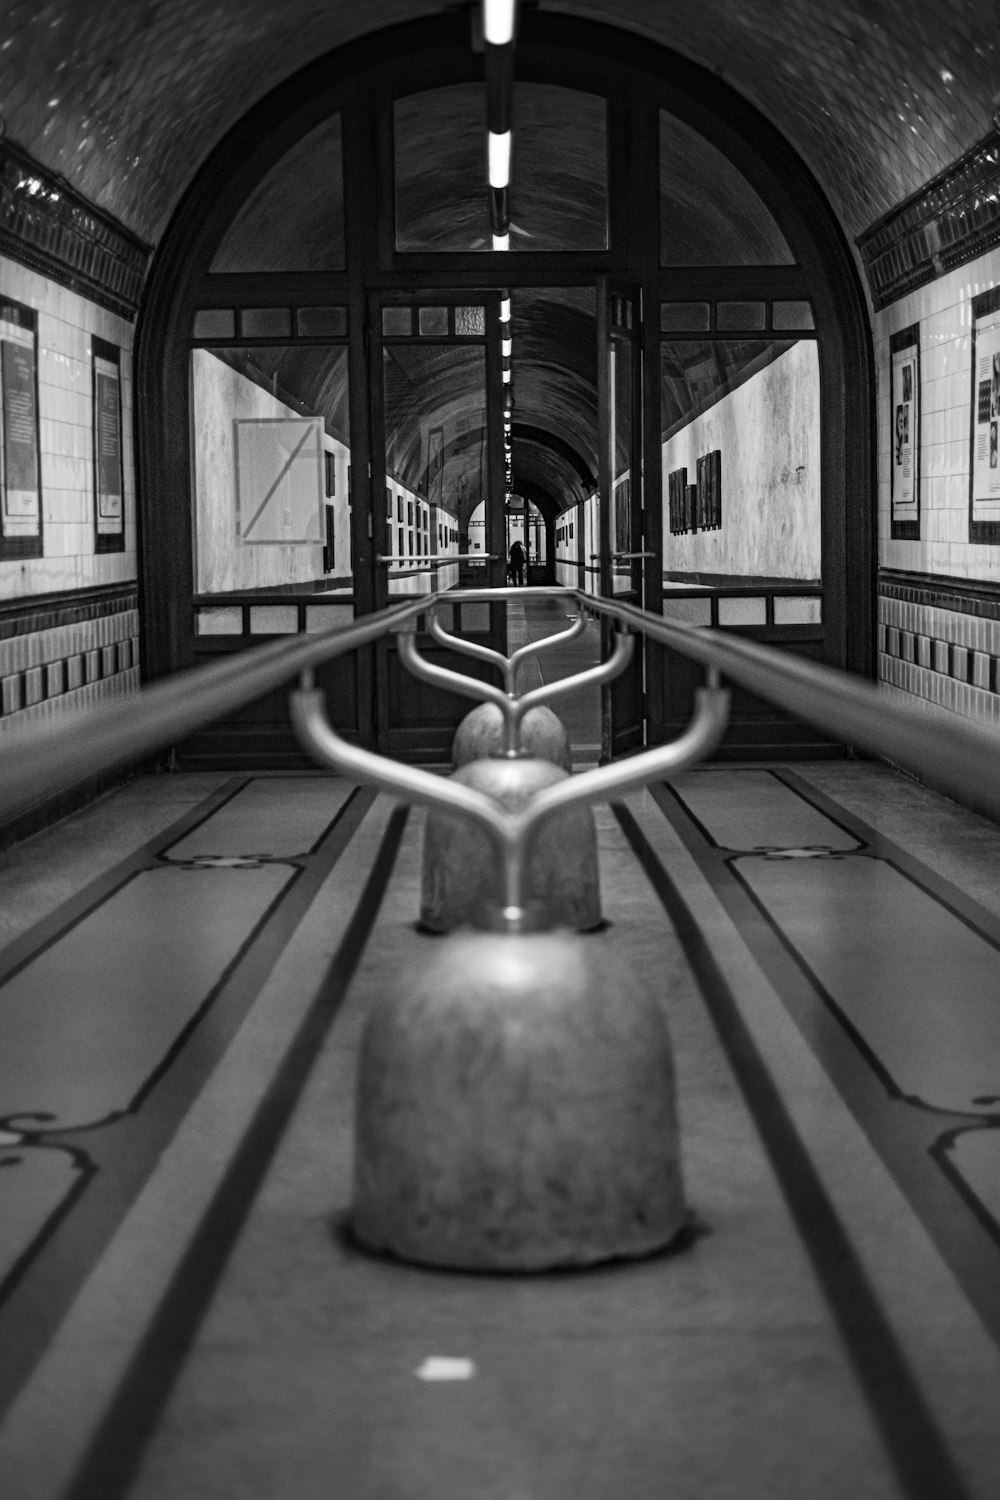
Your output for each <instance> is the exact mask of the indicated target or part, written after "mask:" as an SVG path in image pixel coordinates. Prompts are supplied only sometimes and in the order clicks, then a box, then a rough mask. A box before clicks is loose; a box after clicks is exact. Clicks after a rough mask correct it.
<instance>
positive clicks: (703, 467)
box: [696, 448, 722, 531]
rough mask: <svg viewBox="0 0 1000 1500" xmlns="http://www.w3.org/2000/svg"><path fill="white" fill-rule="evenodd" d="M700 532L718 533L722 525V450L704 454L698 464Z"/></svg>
mask: <svg viewBox="0 0 1000 1500" xmlns="http://www.w3.org/2000/svg"><path fill="white" fill-rule="evenodd" d="M696 472H697V477H698V484H697V490H698V530H699V531H717V530H718V529H719V527H720V526H721V525H722V449H721V448H713V449H712V451H711V452H710V453H703V454H702V455H701V457H700V458H699V459H698V463H697V469H696Z"/></svg>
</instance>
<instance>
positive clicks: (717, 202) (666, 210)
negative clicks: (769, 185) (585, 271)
mask: <svg viewBox="0 0 1000 1500" xmlns="http://www.w3.org/2000/svg"><path fill="white" fill-rule="evenodd" d="M793 260H794V256H793V255H792V253H791V251H790V250H789V248H788V245H787V243H786V241H785V237H784V235H783V234H782V232H781V230H780V229H779V228H778V226H777V224H776V223H775V221H774V218H773V217H772V215H771V213H770V210H769V209H767V208H766V207H765V205H764V203H763V201H762V200H761V198H760V196H759V194H758V193H757V191H756V189H755V188H752V187H751V186H750V184H749V182H747V180H746V178H745V177H744V176H743V174H742V172H740V171H739V170H738V169H737V168H736V167H734V166H733V164H732V162H731V161H730V160H729V158H728V157H726V156H723V154H722V152H721V151H718V150H717V149H716V148H715V147H714V146H712V145H710V144H709V143H708V141H706V140H705V138H704V137H703V136H700V135H698V133H697V132H696V131H694V130H692V129H691V127H690V126H689V125H685V124H683V123H682V122H681V121H680V120H678V119H675V117H674V116H673V115H669V114H667V112H666V111H665V110H661V111H660V262H661V264H662V265H665V266H783V265H789V264H791V263H792V261H793Z"/></svg>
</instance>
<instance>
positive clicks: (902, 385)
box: [889, 323, 920, 541]
mask: <svg viewBox="0 0 1000 1500" xmlns="http://www.w3.org/2000/svg"><path fill="white" fill-rule="evenodd" d="M889 365H890V373H889V447H890V455H889V524H890V535H891V536H893V537H895V538H897V539H899V540H900V541H917V540H918V539H919V537H920V324H919V323H912V324H911V325H910V327H909V328H903V329H901V330H900V331H899V333H894V334H893V335H892V337H891V338H890V340H889Z"/></svg>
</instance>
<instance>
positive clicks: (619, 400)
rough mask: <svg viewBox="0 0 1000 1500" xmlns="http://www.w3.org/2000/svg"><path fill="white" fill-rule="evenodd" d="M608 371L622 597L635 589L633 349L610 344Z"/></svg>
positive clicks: (615, 566)
mask: <svg viewBox="0 0 1000 1500" xmlns="http://www.w3.org/2000/svg"><path fill="white" fill-rule="evenodd" d="M608 370H609V377H610V385H611V391H610V396H611V399H610V403H609V404H610V411H611V434H610V441H611V481H612V482H611V551H612V562H611V588H612V592H613V593H615V594H621V593H623V592H624V591H625V590H627V589H630V588H631V587H632V575H633V560H632V559H629V558H626V557H624V556H623V555H622V554H624V553H627V552H636V551H638V550H639V549H638V548H637V547H635V546H633V537H632V478H633V476H632V346H631V344H629V343H627V342H625V341H623V340H618V339H613V340H612V341H611V348H610V350H609V360H608Z"/></svg>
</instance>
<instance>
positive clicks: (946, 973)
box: [654, 768, 1000, 1342]
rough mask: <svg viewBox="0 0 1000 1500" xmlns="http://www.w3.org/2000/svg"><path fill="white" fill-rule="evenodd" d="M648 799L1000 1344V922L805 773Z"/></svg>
mask: <svg viewBox="0 0 1000 1500" xmlns="http://www.w3.org/2000/svg"><path fill="white" fill-rule="evenodd" d="M741 789H742V790H741ZM654 795H655V798H656V801H657V803H658V804H659V806H660V808H661V810H662V811H663V813H664V814H665V816H666V817H667V818H668V820H669V821H670V822H671V823H672V824H673V825H674V827H675V828H676V829H677V832H678V833H679V834H680V836H681V838H682V839H683V841H684V843H685V844H686V845H687V847H688V849H689V850H690V851H691V853H692V854H693V855H694V857H695V859H696V861H697V862H698V864H699V865H700V867H701V868H702V870H703V872H704V873H705V875H706V877H707V878H708V880H709V881H710V883H711V885H712V888H713V889H714V891H715V893H716V895H717V896H718V897H719V899H720V900H721V901H722V902H723V904H724V906H725V907H726V909H727V911H728V912H729V914H730V915H731V917H732V918H733V920H734V921H735V922H736V924H737V926H738V927H739V929H740V931H741V933H742V934H743V936H744V938H745V940H746V941H747V943H748V945H749V946H750V948H751V950H752V951H753V953H754V956H755V958H756V959H757V961H758V962H759V963H760V965H761V967H762V968H763V969H764V971H765V973H766V974H767V975H768V977H769V978H770V980H771V982H772V983H773V984H774V985H775V988H776V990H777V991H778V993H779V994H780V995H781V997H782V1000H783V1001H784V1003H785V1005H786V1007H787V1009H788V1011H789V1013H790V1014H791V1015H792V1017H793V1019H794V1020H795V1021H796V1024H797V1025H798V1026H799V1029H800V1031H801V1032H802V1034H803V1035H804V1036H805V1037H806V1038H807V1040H808V1041H809V1043H810V1045H811V1046H812V1047H813V1049H814V1051H815V1052H816V1054H817V1056H818V1057H819V1058H820V1060H821V1061H822V1063H823V1065H824V1066H825V1067H826V1068H827V1071H828V1072H829V1073H830V1076H831V1077H832V1078H833V1079H834V1081H835V1083H836V1085H837V1087H838V1089H839V1090H840V1091H841V1093H842V1095H843V1097H844V1098H845V1101H846V1102H847V1103H848V1105H849V1107H850V1108H851V1109H852V1110H853V1112H854V1113H855V1115H856V1116H857V1118H858V1119H859V1121H860V1122H861V1123H862V1125H863V1127H864V1129H865V1130H866V1132H867V1133H868V1134H869V1135H870V1137H871V1138H872V1140H873V1142H874V1143H875V1145H876V1149H877V1150H878V1151H879V1153H880V1155H881V1156H882V1158H883V1160H884V1161H885V1163H886V1165H887V1166H888V1167H889V1169H890V1170H891V1171H892V1172H893V1173H894V1175H895V1176H896V1177H897V1180H898V1181H899V1182H900V1184H901V1186H903V1188H904V1191H905V1192H906V1193H907V1195H908V1196H909V1198H910V1201H911V1202H912V1203H913V1205H914V1207H915V1208H916V1210H917V1212H918V1213H919V1214H920V1215H921V1217H922V1219H923V1221H924V1224H925V1226H926V1227H927V1228H928V1229H929V1231H930V1232H931V1234H932V1236H933V1237H934V1238H935V1240H936V1242H937V1243H938V1245H939V1247H940V1248H941V1249H942V1251H943V1253H944V1254H945V1257H946V1259H948V1261H949V1264H950V1265H951V1266H952V1269H953V1270H954V1271H955V1272H956V1274H958V1275H959V1277H960V1279H961V1280H962V1282H963V1285H964V1286H965V1288H966V1291H967V1293H968V1294H969V1295H970V1298H971V1300H973V1301H974V1303H975V1305H976V1307H977V1310H978V1311H979V1313H980V1315H981V1316H982V1317H983V1319H984V1322H986V1324H987V1326H988V1327H990V1329H991V1330H992V1333H993V1336H994V1338H995V1339H996V1340H997V1341H998V1342H1000V1305H998V1303H997V1301H996V1297H995V1286H996V1282H997V1278H998V1277H1000V1187H998V1185H997V1184H998V1183H1000V1003H998V997H1000V920H998V919H997V917H995V916H994V915H993V914H992V913H991V912H989V911H987V910H986V909H985V908H983V907H982V906H981V905H979V903H977V902H976V901H974V900H972V899H971V898H970V897H968V896H966V895H965V894H964V893H963V892H962V891H961V890H959V889H958V888H957V887H955V886H954V885H953V884H951V883H950V882H948V881H946V880H944V879H943V878H941V877H940V876H938V875H937V874H936V873H935V872H934V871H932V870H931V869H929V868H928V866H926V865H925V864H923V863H922V861H920V860H918V859H916V858H915V857H913V856H912V855H910V854H908V853H907V852H906V851H905V850H903V849H902V848H901V847H899V846H898V845H896V844H895V843H893V842H892V841H891V840H890V839H888V838H886V837H885V836H883V835H882V834H880V833H878V832H877V831H876V830H875V829H873V828H871V827H870V826H869V825H867V824H865V823H863V822H862V821H861V819H860V818H857V817H855V816H854V815H853V814H851V813H849V812H848V811H847V810H846V809H844V808H843V807H841V806H840V805H839V804H838V803H837V802H836V801H835V800H834V799H833V798H831V797H828V796H825V795H824V794H823V793H821V792H819V791H817V790H816V789H815V788H813V787H811V786H809V785H808V784H807V783H806V782H805V781H804V780H803V779H802V778H800V777H798V776H796V774H795V772H794V771H790V770H781V771H778V770H773V769H757V768H745V769H744V768H741V769H734V770H716V769H714V768H708V769H705V770H703V771H700V772H695V773H693V774H691V775H688V776H685V777H682V778H679V780H678V782H677V783H676V784H675V785H674V786H673V787H671V788H667V787H662V788H658V789H657V790H656V792H655V793H654ZM796 804H798V805H797V806H796ZM803 828H804V829H806V830H808V833H809V835H810V837H809V839H808V841H807V839H806V838H803V837H802V830H803ZM783 840H786V841H787V842H786V843H785V845H784V847H782V841H783ZM821 841H822V847H820V843H821ZM768 846H769V847H768ZM963 1209H965V1210H966V1212H963Z"/></svg>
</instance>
